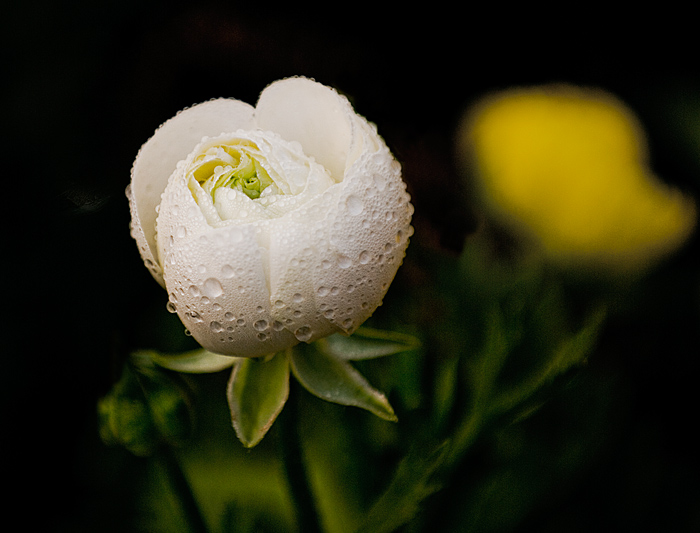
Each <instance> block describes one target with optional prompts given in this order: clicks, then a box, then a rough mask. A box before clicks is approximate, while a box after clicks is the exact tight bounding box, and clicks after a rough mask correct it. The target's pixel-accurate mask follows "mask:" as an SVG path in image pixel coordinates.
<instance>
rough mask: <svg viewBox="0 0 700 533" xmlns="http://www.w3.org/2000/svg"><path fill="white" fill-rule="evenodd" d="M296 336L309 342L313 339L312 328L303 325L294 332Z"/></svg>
mask: <svg viewBox="0 0 700 533" xmlns="http://www.w3.org/2000/svg"><path fill="white" fill-rule="evenodd" d="M294 336H295V337H296V338H297V339H298V340H300V341H301V342H307V341H309V340H310V339H311V328H310V327H309V326H302V327H300V328H299V329H297V330H296V331H295V332H294Z"/></svg>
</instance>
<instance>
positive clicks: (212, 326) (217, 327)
mask: <svg viewBox="0 0 700 533" xmlns="http://www.w3.org/2000/svg"><path fill="white" fill-rule="evenodd" d="M209 328H210V329H211V330H212V331H213V332H214V333H219V332H221V331H223V330H224V327H223V326H222V325H221V324H220V323H219V322H211V323H210V324H209Z"/></svg>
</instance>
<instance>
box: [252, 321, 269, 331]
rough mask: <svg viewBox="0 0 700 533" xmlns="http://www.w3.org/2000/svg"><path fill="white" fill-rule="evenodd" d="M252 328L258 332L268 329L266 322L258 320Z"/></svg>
mask: <svg viewBox="0 0 700 533" xmlns="http://www.w3.org/2000/svg"><path fill="white" fill-rule="evenodd" d="M253 327H254V328H255V329H256V330H258V331H265V330H266V329H267V328H268V324H267V320H265V319H263V320H258V321H257V322H256V323H255V324H253Z"/></svg>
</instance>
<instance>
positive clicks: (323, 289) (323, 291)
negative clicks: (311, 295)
mask: <svg viewBox="0 0 700 533" xmlns="http://www.w3.org/2000/svg"><path fill="white" fill-rule="evenodd" d="M316 292H318V295H319V296H328V293H329V292H331V291H330V289H329V288H328V287H319V288H318V290H317V291H316Z"/></svg>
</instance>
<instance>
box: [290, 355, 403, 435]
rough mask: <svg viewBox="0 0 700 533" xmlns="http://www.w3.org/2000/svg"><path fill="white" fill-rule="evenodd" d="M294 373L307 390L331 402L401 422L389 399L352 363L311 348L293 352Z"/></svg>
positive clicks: (291, 356)
mask: <svg viewBox="0 0 700 533" xmlns="http://www.w3.org/2000/svg"><path fill="white" fill-rule="evenodd" d="M290 360H291V364H292V371H293V372H294V375H295V376H296V378H297V379H298V380H299V383H301V384H302V385H303V386H304V388H306V390H308V391H309V392H310V393H311V394H313V395H315V396H318V397H319V398H322V399H324V400H327V401H329V402H333V403H338V404H341V405H353V406H356V407H361V408H362V409H366V410H368V411H370V412H371V413H373V414H375V415H377V416H378V417H380V418H383V419H384V420H389V421H392V422H395V421H396V420H397V418H396V415H395V414H394V410H393V409H392V407H391V405H390V404H389V401H388V400H387V399H386V396H384V394H382V393H381V392H380V391H378V390H376V389H375V388H374V387H372V386H371V385H370V384H369V383H368V382H367V380H366V379H365V378H364V377H363V376H362V374H360V373H359V372H358V371H357V370H355V368H353V366H352V365H350V363H348V362H347V361H344V360H342V359H338V358H335V357H332V356H331V355H328V354H327V353H324V352H322V351H320V350H317V349H315V347H313V346H309V347H308V349H299V348H297V349H295V350H292V351H291V355H290Z"/></svg>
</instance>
